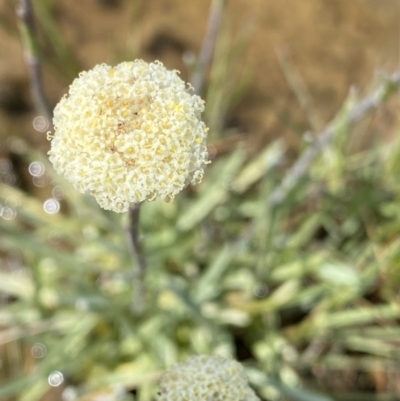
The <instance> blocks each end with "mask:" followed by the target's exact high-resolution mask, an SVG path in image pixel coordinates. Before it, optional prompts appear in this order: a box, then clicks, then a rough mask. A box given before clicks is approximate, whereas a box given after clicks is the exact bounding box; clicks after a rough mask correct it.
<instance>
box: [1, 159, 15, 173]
mask: <svg viewBox="0 0 400 401" xmlns="http://www.w3.org/2000/svg"><path fill="white" fill-rule="evenodd" d="M11 168H12V165H11V162H10V161H9V160H7V159H0V173H2V174H6V173H9V172H10V171H11Z"/></svg>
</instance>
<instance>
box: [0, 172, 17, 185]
mask: <svg viewBox="0 0 400 401" xmlns="http://www.w3.org/2000/svg"><path fill="white" fill-rule="evenodd" d="M0 181H1V182H2V183H3V184H6V185H13V184H15V181H16V178H15V175H14V174H1V173H0Z"/></svg>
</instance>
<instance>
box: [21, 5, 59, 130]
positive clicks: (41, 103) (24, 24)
mask: <svg viewBox="0 0 400 401" xmlns="http://www.w3.org/2000/svg"><path fill="white" fill-rule="evenodd" d="M17 15H18V19H19V21H18V24H19V30H20V33H21V40H22V45H23V47H24V57H25V62H26V65H27V67H28V73H29V83H30V87H31V93H32V97H33V102H34V105H35V108H36V110H37V111H38V112H39V113H40V114H41V115H43V117H45V118H46V119H47V121H48V122H49V124H51V116H52V112H51V109H50V107H49V105H48V102H47V99H46V95H45V93H44V90H43V82H42V68H41V65H40V61H39V46H38V41H37V37H36V30H35V18H34V15H33V7H32V3H31V1H30V0H20V2H19V5H18V8H17Z"/></svg>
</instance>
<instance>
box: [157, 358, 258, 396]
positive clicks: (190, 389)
mask: <svg viewBox="0 0 400 401" xmlns="http://www.w3.org/2000/svg"><path fill="white" fill-rule="evenodd" d="M210 400H212V401H259V398H258V397H257V396H256V395H255V393H254V391H253V390H252V389H251V388H250V386H249V384H248V381H247V377H246V374H245V372H244V369H243V366H242V365H241V364H240V363H239V362H236V361H234V360H231V359H226V358H223V357H220V356H211V355H198V356H192V357H190V358H189V359H188V360H187V361H186V362H185V363H180V364H177V365H175V366H173V367H172V369H170V370H169V371H168V372H166V373H164V375H163V376H162V377H161V382H160V389H159V392H158V398H157V401H210Z"/></svg>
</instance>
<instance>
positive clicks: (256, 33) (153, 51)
mask: <svg viewBox="0 0 400 401" xmlns="http://www.w3.org/2000/svg"><path fill="white" fill-rule="evenodd" d="M38 2H39V0H38V1H36V4H38ZM47 2H48V3H51V4H52V5H53V16H54V20H55V21H56V23H57V25H58V26H59V27H60V29H61V31H62V33H63V35H64V37H65V38H66V41H67V44H68V47H69V49H70V50H71V52H72V53H73V54H75V55H76V56H77V59H78V61H79V63H80V64H81V66H82V68H91V67H92V66H93V65H94V64H96V63H101V62H109V63H113V62H117V61H119V60H121V59H128V58H134V57H137V56H140V57H143V58H145V59H146V60H154V59H160V60H161V61H163V62H164V63H165V64H166V65H167V66H168V67H170V68H176V69H179V70H181V72H182V76H183V77H184V78H187V77H188V71H187V67H186V65H185V64H184V63H183V61H182V54H184V53H185V52H193V53H194V54H197V53H198V51H199V49H200V47H201V43H202V38H203V35H204V33H205V31H206V26H207V15H208V9H209V5H210V1H209V0H207V1H205V0H201V1H200V0H198V1H187V0H146V1H143V0H142V1H139V0H135V1H131V2H130V1H128V0H119V1H118V0H97V1H96V0H86V1H79V2H78V1H75V0H58V1H47ZM34 3H35V1H34ZM12 4H13V2H12V1H6V2H4V3H2V4H1V5H0V12H1V13H2V15H3V27H7V26H8V27H9V28H8V30H7V29H3V30H1V31H0V57H1V59H0V107H1V110H0V113H1V114H0V118H1V119H2V120H3V124H2V125H3V129H2V131H3V137H4V136H7V135H9V134H10V133H11V134H16V135H19V133H20V132H21V129H22V131H26V130H27V129H28V130H29V131H31V136H30V138H31V140H32V141H33V142H34V143H37V144H38V145H40V144H43V143H44V141H43V134H42V133H41V134H39V133H35V132H32V131H33V129H32V128H31V121H32V120H31V119H32V117H33V116H34V113H33V112H32V105H31V101H30V98H29V93H28V85H27V73H26V67H25V65H24V63H23V56H22V49H21V46H20V44H19V41H18V31H17V26H16V21H15V18H14V10H13V6H12ZM399 15H400V1H399V0H380V1H374V0H351V1H349V0H307V1H298V0H279V1H276V0H230V1H227V13H226V16H225V20H224V27H225V28H226V29H230V30H231V32H232V36H233V37H235V36H237V32H239V31H240V30H241V29H242V28H243V27H244V26H245V25H247V26H248V25H249V24H251V25H252V26H253V34H252V36H251V38H250V40H249V43H248V47H247V50H246V52H245V53H244V54H243V57H242V61H241V68H242V69H243V70H246V71H247V70H252V71H253V75H252V80H251V84H250V87H249V89H248V91H247V93H246V94H245V96H244V97H243V98H242V100H241V101H240V102H239V104H238V105H237V106H236V107H235V108H234V109H233V111H232V112H231V115H230V120H231V121H230V122H229V121H228V122H227V123H229V124H232V121H233V124H234V125H235V126H236V127H237V128H238V129H239V131H240V132H246V133H250V134H254V135H255V136H252V137H256V138H273V137H279V136H284V137H285V138H286V139H287V140H288V141H289V142H290V143H294V144H296V143H298V142H299V140H300V136H299V135H298V134H300V133H302V132H304V131H305V130H307V129H309V128H310V127H309V124H308V121H307V119H306V115H305V113H304V111H303V110H302V108H301V107H300V105H299V103H298V101H297V100H296V97H295V95H294V93H293V90H292V89H291V87H290V85H289V84H288V81H287V79H286V78H285V76H284V74H283V72H282V68H281V67H280V65H279V62H278V59H277V55H276V50H277V49H278V50H279V49H280V50H282V49H284V50H285V51H287V52H288V54H289V56H290V60H291V62H292V64H293V65H294V66H295V67H296V68H297V69H298V71H299V72H300V74H301V76H302V78H303V80H304V82H305V84H306V86H307V88H308V90H309V92H310V94H311V96H312V98H313V100H314V107H315V110H314V114H315V115H316V116H317V118H318V119H319V120H320V121H321V123H322V124H323V123H326V122H328V121H329V119H330V118H331V117H332V116H333V115H334V113H335V112H336V111H337V109H338V108H339V107H340V105H341V103H342V101H343V99H344V98H345V97H346V95H347V93H348V91H349V87H350V86H352V85H357V86H358V87H360V88H364V87H365V86H366V85H367V84H368V83H369V82H370V81H371V79H372V78H373V76H374V74H375V72H376V70H377V69H384V70H387V71H390V70H391V69H393V68H394V67H395V65H396V64H398V63H399V62H400V56H399V35H400V22H399ZM4 21H5V22H4ZM132 21H133V22H132ZM39 28H40V24H39ZM44 42H46V41H45V40H44ZM45 51H46V49H45ZM47 56H48V57H49V58H51V57H52V56H51V54H50V55H47ZM71 79H72V77H69V76H67V77H65V78H64V82H61V80H60V75H59V74H57V72H56V71H54V70H50V69H45V84H46V90H47V93H48V94H49V97H50V99H51V100H52V102H53V103H55V102H56V101H57V100H58V99H59V97H60V96H61V94H62V93H63V92H64V91H65V88H66V85H67V84H68V82H70V80H71ZM10 116H11V117H10ZM15 116H17V117H18V120H16V119H15ZM20 117H27V118H22V119H21V118H20ZM28 127H29V128H28ZM29 131H28V132H29Z"/></svg>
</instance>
